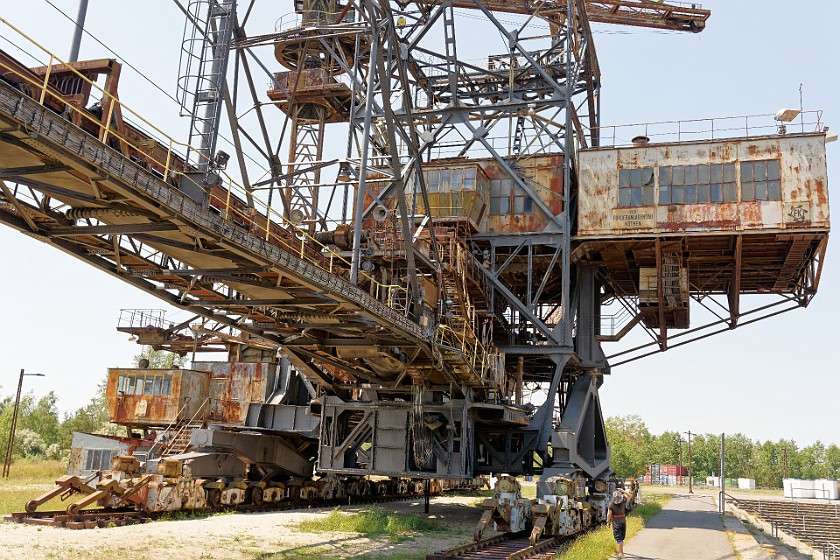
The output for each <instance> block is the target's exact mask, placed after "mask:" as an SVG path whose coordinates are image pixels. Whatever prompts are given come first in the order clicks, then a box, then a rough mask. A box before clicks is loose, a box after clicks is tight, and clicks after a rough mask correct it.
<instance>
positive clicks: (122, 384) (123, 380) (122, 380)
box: [117, 375, 129, 394]
mask: <svg viewBox="0 0 840 560" xmlns="http://www.w3.org/2000/svg"><path fill="white" fill-rule="evenodd" d="M128 379H129V378H128V376H127V375H120V376H119V377H118V378H117V394H119V393H125V389H126V387H127V386H128Z"/></svg>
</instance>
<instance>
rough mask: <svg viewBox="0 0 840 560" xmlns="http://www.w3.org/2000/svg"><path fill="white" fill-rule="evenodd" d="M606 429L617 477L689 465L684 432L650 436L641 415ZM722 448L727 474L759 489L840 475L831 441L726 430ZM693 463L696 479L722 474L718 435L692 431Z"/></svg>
mask: <svg viewBox="0 0 840 560" xmlns="http://www.w3.org/2000/svg"><path fill="white" fill-rule="evenodd" d="M606 428H607V440H608V441H609V443H610V446H611V447H612V460H611V467H612V468H613V470H615V471H616V474H617V475H618V476H621V477H627V476H639V475H642V474H644V472H645V470H646V468H647V464H649V463H653V464H663V465H679V464H682V465H683V466H685V467H688V465H689V463H688V436H687V435H686V434H685V433H681V432H676V431H666V432H663V433H661V434H659V435H654V434H651V432H650V430H648V428H647V426H645V423H644V421H643V420H642V418H641V417H639V416H638V415H630V416H620V417H619V416H614V417H611V418H608V419H607V421H606ZM724 451H725V454H726V476H727V478H752V479H755V483H756V486H758V487H764V488H781V487H782V478H785V477H787V478H803V479H814V478H830V479H840V447H838V446H837V445H836V444H833V443H832V444H830V445H826V444H824V443H822V442H821V441H819V440H817V441H816V442H814V443H813V444H811V445H808V446H805V447H799V446H798V445H797V444H796V442H795V441H794V440H791V439H779V440H778V441H769V440H768V441H764V442H762V441H758V440H755V441H753V440H751V439H750V438H748V437H747V436H745V435H744V434H741V433H735V434H726V442H725V447H724ZM680 454H682V461H680ZM691 467H692V474H693V476H694V477H695V478H697V477H703V478H705V477H707V476H715V475H718V474H720V434H708V433H707V434H693V433H692V436H691Z"/></svg>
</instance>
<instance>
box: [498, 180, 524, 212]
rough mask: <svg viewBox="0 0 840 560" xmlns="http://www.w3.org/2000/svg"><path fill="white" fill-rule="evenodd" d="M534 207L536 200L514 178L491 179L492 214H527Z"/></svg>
mask: <svg viewBox="0 0 840 560" xmlns="http://www.w3.org/2000/svg"><path fill="white" fill-rule="evenodd" d="M533 209H534V201H533V200H532V199H531V197H530V196H528V194H527V193H526V192H525V191H524V190H523V189H522V187H520V186H519V185H516V184H514V182H513V180H512V179H496V180H494V181H490V214H495V215H501V214H525V213H530V212H531V211H532V210H533Z"/></svg>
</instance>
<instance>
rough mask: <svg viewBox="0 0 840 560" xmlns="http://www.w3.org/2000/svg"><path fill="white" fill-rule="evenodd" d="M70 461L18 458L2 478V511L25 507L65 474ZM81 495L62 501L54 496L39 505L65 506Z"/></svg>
mask: <svg viewBox="0 0 840 560" xmlns="http://www.w3.org/2000/svg"><path fill="white" fill-rule="evenodd" d="M66 471H67V465H66V464H64V463H63V462H61V461H40V462H37V463H33V462H28V461H17V462H15V463H13V464H12V466H11V468H10V469H9V478H4V479H0V515H8V514H10V513H12V512H13V511H23V508H24V505H25V504H26V502H27V501H29V500H31V499H33V498H37V497H38V496H40V495H41V494H44V493H45V492H47V491H49V490H52V489H53V488H54V487H55V480H56V479H57V478H58V477H60V476H62V475H63V474H65V472H66ZM79 499H81V496H76V497H74V498H73V499H70V500H67V501H62V500H61V499H60V498H58V497H57V498H53V499H52V500H50V501H49V502H47V503H45V504H43V505H42V506H41V507H39V508H38V509H39V510H56V509H64V508H66V507H67V506H68V505H70V504H71V503H73V502H74V501H76V500H79Z"/></svg>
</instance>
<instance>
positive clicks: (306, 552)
mask: <svg viewBox="0 0 840 560" xmlns="http://www.w3.org/2000/svg"><path fill="white" fill-rule="evenodd" d="M477 502H480V498H476V497H450V496H445V497H438V498H433V499H432V506H431V512H430V514H429V516H428V518H429V519H430V520H432V521H433V522H435V523H438V524H440V526H441V527H442V528H445V531H442V532H434V533H430V534H428V535H423V534H417V535H412V536H411V538H408V539H406V540H404V541H402V542H392V541H391V540H390V539H389V537H388V536H387V535H383V536H378V537H375V538H366V537H364V536H362V535H359V534H358V533H303V532H300V531H298V530H296V529H295V527H296V525H297V524H298V523H299V522H300V521H302V520H305V519H315V518H318V517H322V516H325V515H327V514H328V513H329V512H330V510H329V509H318V510H311V511H289V512H277V513H251V514H222V515H214V516H211V517H207V518H203V519H189V520H178V521H156V522H153V523H149V524H146V525H132V526H129V527H114V528H109V529H88V530H82V531H72V530H68V529H55V528H52V527H37V526H31V525H18V524H14V523H2V524H0V543H2V544H0V557H2V558H3V559H4V560H24V559H25V560H41V559H44V560H48V559H49V560H51V559H55V560H65V559H72V560H87V559H90V560H94V559H95V560H129V559H131V560H190V559H207V560H285V559H307V560H314V559H319V558H326V559H351V558H355V559H368V558H370V559H374V558H383V559H384V558H392V559H394V560H396V559H399V560H414V559H420V558H423V557H425V555H426V554H428V553H429V552H434V551H437V550H441V549H444V548H448V547H451V546H454V545H456V544H460V543H463V542H467V541H468V540H470V539H471V537H472V531H473V528H474V526H475V524H476V523H477V522H478V519H479V517H480V516H481V510H480V508H479V507H476V505H475V504H476V503H477ZM367 507H370V506H357V507H348V508H342V511H347V512H356V511H361V510H362V509H365V508H367ZM381 507H382V508H383V509H385V510H387V511H392V512H395V513H402V514H418V515H423V503H422V501H406V502H392V503H387V504H383V505H382V506H381ZM488 534H489V533H488Z"/></svg>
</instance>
